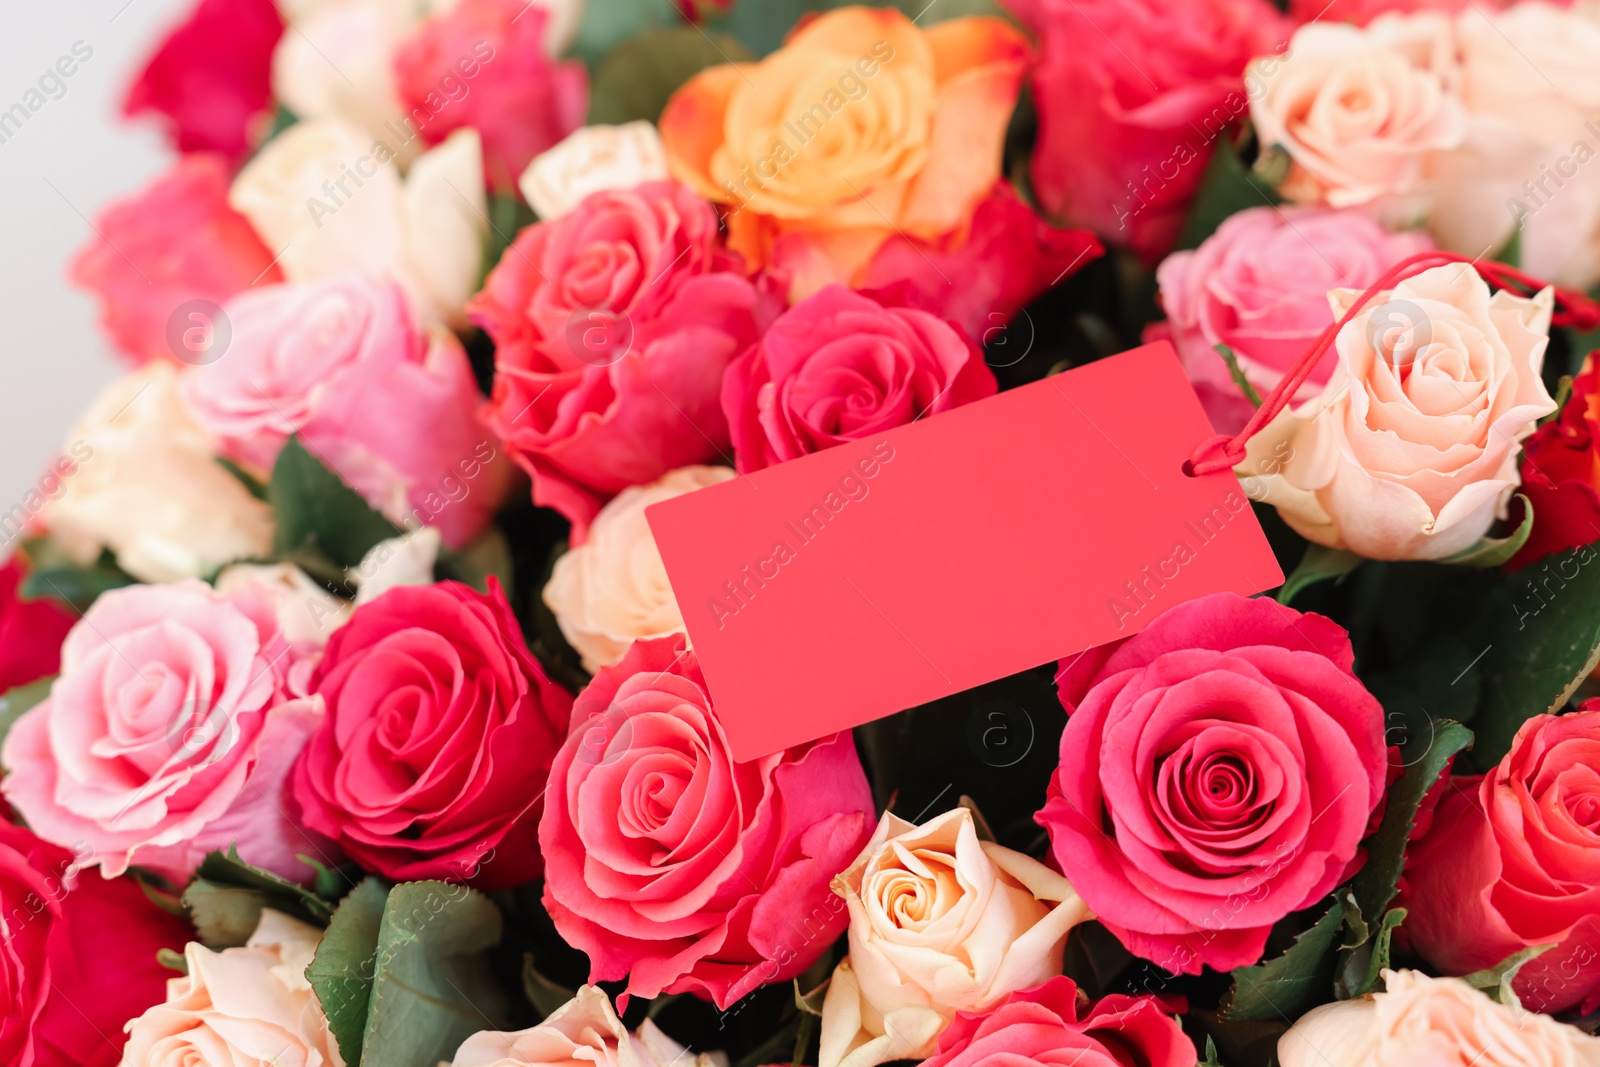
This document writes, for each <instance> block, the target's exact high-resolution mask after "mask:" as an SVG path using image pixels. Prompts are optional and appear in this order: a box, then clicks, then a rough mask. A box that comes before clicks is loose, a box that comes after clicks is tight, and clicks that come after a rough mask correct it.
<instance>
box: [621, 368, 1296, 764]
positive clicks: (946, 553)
mask: <svg viewBox="0 0 1600 1067" xmlns="http://www.w3.org/2000/svg"><path fill="white" fill-rule="evenodd" d="M1211 434H1212V430H1211V427H1210V424H1209V423H1208V422H1207V421H1206V417H1205V414H1204V413H1203V412H1202V411H1201V408H1200V402H1199V400H1198V399H1197V398H1196V397H1195V394H1194V390H1193V389H1192V388H1191V387H1190V385H1189V382H1188V380H1187V379H1186V378H1185V377H1184V374H1183V370H1182V368H1181V367H1180V366H1179V365H1178V360H1177V356H1176V354H1175V353H1174V352H1173V350H1172V346H1171V345H1169V344H1167V343H1165V342H1162V343H1159V344H1153V345H1146V346H1144V347H1143V348H1137V349H1134V350H1133V351H1131V352H1125V353H1123V354H1121V355H1117V356H1112V357H1110V358H1109V359H1103V360H1100V361H1098V362H1096V363H1091V364H1089V365H1088V366H1086V367H1081V368H1078V369H1077V370H1072V371H1068V372H1067V373H1065V374H1058V375H1056V376H1054V377H1051V378H1046V379H1044V380H1043V381H1038V382H1033V383H1031V384H1029V385H1025V386H1022V387H1021V388H1018V389H1012V390H1009V391H1007V392H1004V393H1001V394H999V395H998V396H994V397H990V398H989V399H987V400H981V401H978V402H977V403H974V404H968V405H966V406H964V407H960V408H956V409H954V410H952V411H947V412H944V413H943V414H940V415H937V416H933V417H930V418H928V419H924V420H922V421H919V422H915V423H912V424H911V425H909V426H901V427H897V428H895V429H893V430H890V431H888V432H886V433H883V434H881V435H878V436H874V437H868V438H864V439H862V440H859V441H853V442H851V443H849V444H846V445H840V446H839V447H837V448H832V449H829V450H828V451H826V452H819V453H816V454H814V455H810V456H805V457H803V458H801V459H798V460H794V461H792V462H789V463H783V464H780V465H778V466H775V467H770V468H767V469H766V470H761V471H757V472H755V473H754V474H750V475H743V476H740V477H738V478H735V479H732V480H730V481H727V482H724V483H722V484H720V485H715V486H711V487H709V488H706V489H701V490H698V491H696V492H694V493H690V494H687V495H685V496H682V497H678V498H676V499H673V500H668V501H663V502H662V503H659V504H655V505H652V506H651V507H650V508H649V509H648V510H647V511H646V517H647V518H648V519H649V522H650V527H651V529H652V530H653V531H654V533H655V538H656V543H657V544H658V545H659V546H660V549H661V556H662V559H663V560H664V561H665V562H666V566H667V574H668V576H669V577H670V578H671V580H672V589H673V592H674V594H675V595H676V596H677V600H678V605H679V607H680V608H681V609H682V611H683V616H684V620H685V622H686V623H687V624H688V628H689V637H690V639H691V641H692V642H693V645H694V649H695V652H696V654H697V655H698V657H699V660H700V665H701V667H702V668H703V670H704V672H705V677H706V684H707V685H708V686H709V687H710V690H711V697H712V699H713V701H714V702H715V704H716V707H717V712H718V715H719V716H720V718H721V719H722V723H723V726H724V728H725V729H726V730H727V733H728V739H729V741H730V743H731V745H732V749H733V754H734V757H735V758H736V759H739V760H749V759H754V758H756V757H758V756H762V755H765V754H767V753H769V752H776V751H778V750H779V749H783V748H788V747H790V746H791V745H796V744H800V743H802V742H805V741H810V740H813V739H815V738H819V737H824V736H826V735H828V734H831V733H833V732H835V731H837V730H844V729H849V728H850V727H852V726H857V725H859V724H861V723H864V722H868V721H870V720H872V719H876V718H879V717H881V716H884V715H889V714H892V713H894V712H897V711H901V710H903V709H905V708H910V707H914V706H916V705H918V704H922V703H925V702H927V701H930V700H934V699H936V698H938V697H943V696H948V695H950V694H952V693H956V692H959V691H961V690H963V689H968V688H971V687H972V686H975V685H981V684H982V683H984V682H990V681H993V680H995V679H997V678H1003V677H1005V676H1007V675H1010V674H1015V673H1017V672H1018V671H1022V670H1027V669H1028V668H1030V667H1036V666H1038V665H1039V664H1041V663H1047V662H1049V661H1051V660H1056V659H1060V658H1062V657H1064V656H1070V655H1073V654H1075V653H1077V652H1081V651H1082V650H1084V649H1086V648H1091V647H1093V646H1095V645H1099V644H1104V643H1106V642H1108V641H1114V640H1117V639H1119V638H1123V637H1128V636H1130V635H1132V634H1134V633H1137V632H1138V631H1139V630H1140V629H1141V628H1143V627H1144V626H1145V624H1146V623H1148V622H1149V621H1150V620H1151V619H1153V618H1154V617H1155V616H1157V615H1159V614H1160V613H1161V612H1163V611H1165V610H1166V609H1167V608H1169V607H1172V606H1173V605H1174V604H1178V603H1181V602H1183V601H1185V600H1190V599H1193V598H1195V597H1198V596H1203V595H1205V594H1207V593H1215V592H1220V591H1232V592H1236V593H1241V594H1247V595H1248V594H1252V593H1257V592H1260V591H1261V590H1263V589H1270V588H1272V587H1274V586H1277V585H1279V584H1281V583H1282V582H1283V573H1282V572H1281V571H1280V570H1279V569H1278V564H1277V562H1276V560H1275V559H1274V558H1273V555H1272V550H1271V549H1270V548H1269V547H1268V545H1267V540H1266V536H1265V535H1264V534H1263V533H1262V530H1261V526H1260V524H1259V523H1258V522H1257V521H1256V518H1255V515H1254V513H1253V512H1252V511H1251V509H1250V503H1249V501H1248V500H1247V499H1246V498H1245V495H1244V492H1243V490H1242V489H1241V488H1240V486H1239V481H1238V479H1237V478H1236V477H1235V476H1234V475H1233V473H1232V472H1231V471H1226V470H1224V471H1218V472H1215V473H1211V474H1204V475H1201V476H1199V477H1189V476H1187V475H1185V474H1184V473H1183V469H1182V468H1183V464H1184V461H1185V460H1187V459H1188V458H1189V456H1190V453H1191V452H1192V451H1193V450H1194V448H1195V445H1196V444H1197V443H1198V442H1200V441H1202V440H1204V439H1205V438H1207V437H1209V436H1210V435H1211Z"/></svg>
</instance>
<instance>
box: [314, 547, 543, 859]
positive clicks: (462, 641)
mask: <svg viewBox="0 0 1600 1067" xmlns="http://www.w3.org/2000/svg"><path fill="white" fill-rule="evenodd" d="M312 689H313V691H314V692H315V693H316V694H317V696H318V697H320V698H321V699H322V700H323V701H324V702H325V703H326V705H327V709H328V714H327V718H326V721H325V722H324V723H323V726H322V729H321V730H320V731H319V732H318V733H317V735H316V736H315V737H314V738H313V739H312V740H311V743H310V744H308V745H307V746H306V749H305V752H304V754H303V755H302V756H301V759H300V762H299V764H298V765H297V766H296V768H295V774H294V794H295V796H296V797H297V798H298V799H299V801H300V804H301V806H302V808H303V809H304V812H305V822H306V825H307V826H309V827H311V828H312V829H314V830H317V831H319V832H321V833H323V834H326V835H327V836H329V837H331V838H334V839H335V840H337V841H338V842H339V843H340V844H341V845H342V846H343V847H344V849H345V851H346V852H348V853H349V854H350V856H351V858H352V859H354V860H355V861H356V862H357V863H359V864H361V866H362V867H364V868H366V869H367V870H369V871H373V872H374V873H377V874H381V875H382V876H384V877H385V878H388V879H390V880H392V881H396V882H401V881H416V880H420V879H427V878H438V879H444V880H449V881H457V882H470V883H472V884H473V885H476V886H479V887H480V888H485V889H502V888H505V887H508V886H513V885H518V884H520V883H522V882H526V881H530V880H532V879H534V878H537V877H538V876H539V873H540V870H541V867H542V864H541V861H540V857H539V852H538V849H537V848H536V847H535V846H534V831H535V827H536V826H537V824H538V820H539V812H540V808H541V802H542V800H543V797H544V784H545V775H546V772H547V770H548V768H549V766H550V760H551V757H552V756H553V755H554V754H555V748H556V745H557V744H558V743H559V739H560V729H561V724H562V723H563V722H565V720H566V718H567V712H568V710H569V709H570V708H571V706H572V698H571V697H570V696H568V695H567V693H566V691H565V690H563V689H562V688H561V687H560V686H558V685H556V684H555V683H554V682H552V681H550V680H549V679H548V678H546V677H545V674H544V671H543V670H542V669H541V668H540V667H539V663H538V661H537V660H535V659H534V658H533V654H532V653H531V652H529V651H528V646H527V645H526V644H525V643H524V641H523V639H522V630H521V628H520V627H519V626H518V624H517V620H516V617H515V616H513V615H512V613H511V605H510V604H508V603H507V602H506V597H505V594H504V593H503V592H502V591H501V589H500V585H499V583H498V582H496V581H494V580H492V579H491V581H490V585H489V592H488V593H487V594H484V593H479V592H478V591H476V590H475V589H473V588H472V587H471V586H466V585H462V584H460V583H459V582H439V583H437V584H435V585H425V586H400V587H398V588H394V589H391V590H389V591H388V592H387V593H385V594H383V595H382V596H380V597H378V598H377V599H376V600H373V601H370V602H369V603H366V604H362V605H360V606H359V607H357V608H356V610H355V611H354V612H353V613H352V614H351V616H350V621H349V622H347V623H345V624H344V626H342V627H340V628H339V630H338V631H336V632H335V633H334V634H333V636H332V637H331V638H330V639H329V641H328V647H327V650H326V652H325V653H324V655H323V658H322V662H321V663H320V664H319V665H318V667H317V671H316V675H315V676H314V678H313V680H312Z"/></svg>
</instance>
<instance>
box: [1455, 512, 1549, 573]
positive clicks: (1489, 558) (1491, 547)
mask: <svg viewBox="0 0 1600 1067" xmlns="http://www.w3.org/2000/svg"><path fill="white" fill-rule="evenodd" d="M1517 499H1518V500H1520V501H1522V521H1521V522H1520V523H1518V524H1517V528H1516V529H1515V530H1513V531H1511V533H1510V534H1508V535H1506V536H1505V537H1480V538H1478V540H1477V543H1476V544H1473V545H1469V546H1468V547H1466V548H1464V549H1462V550H1461V551H1460V552H1457V553H1456V554H1455V555H1453V556H1446V557H1445V558H1444V559H1441V560H1440V561H1439V562H1440V563H1453V564H1455V565H1456V566H1460V567H1474V568H1476V569H1478V570H1480V571H1481V570H1490V569H1492V568H1494V567H1498V566H1500V565H1501V564H1503V563H1505V561H1506V560H1508V559H1510V558H1511V557H1512V556H1514V555H1516V554H1517V552H1518V551H1519V550H1520V549H1521V548H1522V546H1523V545H1524V544H1526V543H1527V541H1528V535H1529V534H1531V533H1532V532H1533V502H1532V501H1531V500H1529V499H1528V498H1527V497H1525V496H1523V495H1522V494H1521V493H1518V494H1517Z"/></svg>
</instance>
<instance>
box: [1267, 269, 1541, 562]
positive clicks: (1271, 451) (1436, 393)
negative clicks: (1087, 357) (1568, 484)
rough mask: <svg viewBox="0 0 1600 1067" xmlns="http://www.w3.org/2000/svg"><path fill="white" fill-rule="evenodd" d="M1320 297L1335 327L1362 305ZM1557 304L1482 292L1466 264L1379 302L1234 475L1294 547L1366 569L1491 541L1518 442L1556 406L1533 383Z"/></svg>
mask: <svg viewBox="0 0 1600 1067" xmlns="http://www.w3.org/2000/svg"><path fill="white" fill-rule="evenodd" d="M1360 296H1361V293H1360V292H1359V291H1356V290H1352V289H1335V290H1334V291H1333V292H1331V293H1330V294H1329V298H1330V300H1331V301H1332V303H1333V313H1334V315H1335V317H1336V318H1337V317H1342V316H1343V315H1344V313H1345V312H1346V311H1347V310H1348V309H1349V308H1350V307H1352V306H1353V305H1354V304H1355V302H1356V301H1357V300H1358V299H1359V298H1360ZM1552 305H1553V297H1552V291H1551V290H1549V289H1545V290H1544V291H1542V292H1540V293H1539V294H1538V295H1537V296H1535V297H1533V298H1532V299H1527V298H1524V297H1519V296H1515V295H1513V294H1511V293H1509V292H1498V293H1495V294H1494V295H1493V296H1490V294H1489V286H1488V285H1487V283H1485V282H1484V281H1483V279H1482V278H1480V277H1479V276H1478V274H1477V273H1476V272H1475V271H1474V270H1473V269H1472V268H1471V266H1470V265H1468V264H1464V263H1456V264H1450V265H1448V266H1443V267H1435V268H1433V269H1431V270H1426V271H1423V272H1422V273H1420V274H1418V275H1416V276H1415V277H1413V278H1409V279H1407V280H1405V281H1403V282H1401V283H1400V284H1399V285H1397V286H1396V287H1395V288H1394V289H1392V290H1388V291H1386V292H1383V293H1381V294H1376V295H1374V296H1373V298H1372V299H1371V300H1370V301H1369V302H1368V303H1367V305H1366V307H1365V308H1364V309H1363V310H1362V311H1361V312H1360V313H1359V314H1357V315H1356V316H1355V317H1354V318H1353V319H1351V320H1350V322H1349V323H1347V324H1346V325H1345V327H1344V328H1343V329H1342V330H1340V331H1339V335H1338V337H1337V339H1336V340H1335V348H1336V350H1337V352H1338V358H1339V365H1338V368H1337V369H1336V370H1335V371H1334V374H1333V376H1332V377H1331V378H1330V379H1329V380H1328V384H1327V385H1326V386H1325V387H1324V388H1323V391H1322V393H1321V395H1320V396H1318V397H1317V398H1316V399H1314V400H1312V401H1311V402H1310V403H1308V404H1305V405H1304V406H1302V407H1300V408H1299V409H1297V410H1285V411H1284V412H1283V413H1282V414H1281V415H1279V416H1278V417H1277V418H1276V419H1274V420H1273V421H1272V422H1271V423H1270V424H1269V425H1268V426H1267V427H1266V428H1265V429H1263V430H1262V431H1261V433H1259V434H1257V435H1256V436H1255V437H1253V438H1252V439H1251V440H1250V445H1249V453H1248V455H1247V456H1246V458H1245V461H1244V463H1243V464H1241V465H1240V466H1239V468H1238V471H1239V473H1240V474H1241V475H1244V476H1247V481H1246V486H1247V488H1249V490H1250V492H1251V495H1252V496H1253V497H1254V498H1255V499H1257V500H1264V501H1266V502H1268V503H1271V504H1273V505H1275V506H1276V507H1277V508H1278V513H1279V514H1280V515H1282V516H1283V518H1284V520H1285V521H1286V522H1288V524H1289V525H1290V526H1292V527H1294V529H1295V530H1296V531H1297V532H1298V533H1299V534H1300V535H1301V536H1303V537H1305V538H1307V539H1308V540H1311V541H1315V542H1316V543H1317V544H1321V545H1327V546H1328V547H1330V548H1348V549H1350V550H1352V551H1354V552H1356V553H1358V554H1360V555H1362V556H1366V557H1367V558H1369V559H1391V560H1398V559H1441V558H1443V557H1445V556H1449V555H1452V554H1454V553H1457V552H1460V551H1462V550H1463V549H1466V548H1469V547H1471V546H1472V545H1473V543H1474V542H1476V541H1477V540H1478V539H1479V538H1480V537H1482V536H1483V535H1484V533H1485V532H1487V531H1488V529H1489V526H1490V525H1491V524H1492V523H1493V522H1494V520H1495V518H1496V517H1497V516H1501V515H1503V514H1504V513H1505V505H1506V503H1507V500H1508V499H1509V497H1510V494H1511V492H1512V490H1513V489H1515V488H1516V486H1517V485H1518V483H1519V481H1520V476H1519V473H1518V469H1517V454H1518V451H1519V448H1520V442H1521V441H1522V439H1523V438H1525V437H1527V436H1528V435H1529V434H1531V433H1532V432H1533V430H1534V427H1535V425H1536V423H1537V422H1538V420H1539V418H1540V417H1542V416H1544V415H1547V414H1549V413H1550V412H1552V411H1554V410H1555V401H1553V400H1552V399H1551V398H1550V394H1549V393H1547V392H1546V391H1545V387H1544V383H1543V382H1542V381H1540V379H1539V371H1540V368H1541V367H1542V366H1543V365H1544V353H1545V347H1546V346H1547V345H1548V344H1549V341H1550V316H1551V310H1552Z"/></svg>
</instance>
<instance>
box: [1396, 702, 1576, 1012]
mask: <svg viewBox="0 0 1600 1067" xmlns="http://www.w3.org/2000/svg"><path fill="white" fill-rule="evenodd" d="M1450 784H1451V786H1452V788H1450V789H1448V790H1446V792H1445V796H1444V798H1443V799H1442V800H1441V801H1440V802H1439V807H1438V810H1437V812H1436V813H1435V815H1434V820H1433V825H1432V827H1431V829H1430V830H1429V832H1428V834H1427V836H1425V837H1424V838H1423V839H1422V840H1421V841H1419V842H1417V843H1416V844H1414V845H1413V846H1412V847H1411V848H1410V850H1409V852H1408V853H1407V857H1406V866H1405V895H1406V896H1407V897H1409V898H1412V899H1413V900H1414V901H1415V903H1414V905H1413V906H1412V907H1411V908H1410V912H1409V918H1408V919H1407V920H1406V931H1407V933H1408V934H1409V935H1410V937H1411V942H1412V944H1413V945H1414V946H1415V947H1416V949H1417V951H1418V952H1419V953H1421V955H1422V956H1423V958H1424V959H1426V960H1427V961H1428V962H1429V963H1432V964H1433V965H1434V966H1436V967H1438V968H1439V969H1440V970H1442V971H1444V972H1445V973H1447V974H1468V973H1470V972H1472V971H1476V970H1480V969H1483V968H1487V967H1493V966H1494V965H1495V964H1497V963H1499V962H1500V961H1501V960H1503V959H1505V958H1507V957H1508V956H1511V955H1513V954H1515V953H1517V952H1521V951H1522V950H1523V949H1525V948H1530V947H1532V946H1534V945H1552V946H1554V947H1553V948H1551V949H1549V950H1548V951H1547V952H1545V953H1543V954H1542V955H1540V956H1538V957H1536V958H1535V959H1533V960H1530V961H1529V962H1528V963H1526V964H1524V965H1523V967H1522V969H1521V970H1520V971H1518V972H1517V977H1516V980H1515V982H1514V984H1513V986H1512V988H1513V990H1514V991H1515V992H1516V994H1517V996H1518V998H1519V999H1520V1000H1521V1001H1522V1005H1523V1007H1526V1008H1531V1009H1533V1010H1535V1011H1545V1012H1556V1011H1562V1010H1564V1009H1566V1008H1570V1007H1574V1006H1577V1005H1580V1004H1581V1005H1582V1010H1583V1011H1584V1012H1585V1013H1587V1012H1591V1011H1593V1010H1594V1009H1595V1008H1596V1007H1600V818H1597V813H1600V703H1597V702H1594V701H1590V702H1589V703H1587V704H1585V705H1584V707H1583V708H1582V709H1581V710H1579V711H1577V712H1574V713H1572V714H1570V715H1562V716H1559V717H1557V716H1553V715H1536V716H1534V717H1533V718H1531V719H1529V720H1528V721H1527V722H1526V723H1524V724H1523V726H1522V728H1521V729H1520V730H1518V731H1517V736H1516V740H1514V741H1513V742H1512V745H1511V751H1510V752H1508V753H1507V754H1506V757H1505V758H1504V759H1502V760H1501V761H1500V765H1499V766H1498V767H1496V768H1495V769H1494V770H1493V771H1491V772H1490V773H1489V774H1486V775H1483V776H1481V777H1471V778H1453V779H1451V783H1450Z"/></svg>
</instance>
